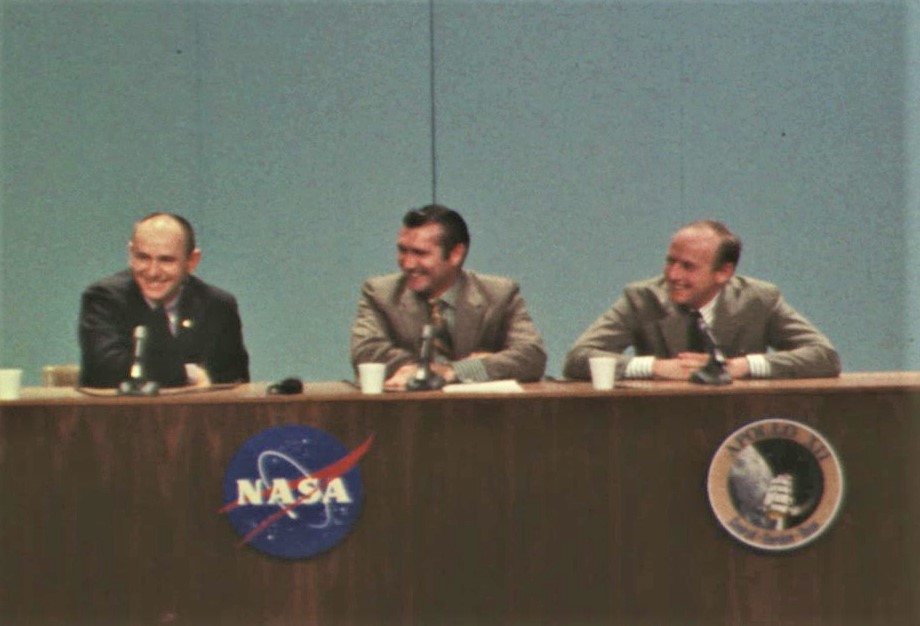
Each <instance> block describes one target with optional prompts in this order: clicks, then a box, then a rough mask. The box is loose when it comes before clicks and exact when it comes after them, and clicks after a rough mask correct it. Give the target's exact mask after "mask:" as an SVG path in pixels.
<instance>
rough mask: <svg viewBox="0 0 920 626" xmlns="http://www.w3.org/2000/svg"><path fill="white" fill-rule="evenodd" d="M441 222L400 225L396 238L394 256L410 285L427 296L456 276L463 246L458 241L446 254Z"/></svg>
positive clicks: (451, 283)
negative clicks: (408, 226) (413, 225)
mask: <svg viewBox="0 0 920 626" xmlns="http://www.w3.org/2000/svg"><path fill="white" fill-rule="evenodd" d="M443 234H444V233H443V230H442V227H441V225H440V224H437V223H429V224H424V225H422V226H419V227H417V228H406V227H403V228H402V229H401V230H400V231H399V237H398V238H397V240H396V260H397V262H398V263H399V269H401V270H402V271H403V274H404V275H405V276H406V285H407V287H408V288H409V289H411V290H412V291H414V292H415V293H418V294H420V295H422V296H424V297H426V298H431V297H434V296H439V295H441V294H442V293H444V292H445V291H447V289H449V288H450V286H451V285H453V284H454V281H455V280H457V276H458V275H459V273H460V266H461V265H462V264H463V258H464V254H465V252H466V246H464V245H463V244H457V245H456V246H454V247H453V249H452V250H450V251H449V252H447V254H446V256H445V253H444V249H443V247H442V244H441V241H442V239H443Z"/></svg>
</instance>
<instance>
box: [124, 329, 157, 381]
mask: <svg viewBox="0 0 920 626" xmlns="http://www.w3.org/2000/svg"><path fill="white" fill-rule="evenodd" d="M146 348H147V327H146V326H135V327H134V352H133V354H132V356H131V369H130V370H129V373H128V379H127V380H123V381H122V382H121V385H119V386H118V395H120V396H155V395H157V394H158V393H159V392H160V385H159V384H157V383H156V382H154V381H152V380H147V376H146V372H145V371H144V358H145V350H146Z"/></svg>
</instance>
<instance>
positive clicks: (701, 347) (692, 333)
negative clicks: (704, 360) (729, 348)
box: [687, 309, 706, 352]
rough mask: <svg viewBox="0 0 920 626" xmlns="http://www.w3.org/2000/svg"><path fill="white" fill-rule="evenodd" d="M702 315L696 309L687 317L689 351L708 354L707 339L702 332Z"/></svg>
mask: <svg viewBox="0 0 920 626" xmlns="http://www.w3.org/2000/svg"><path fill="white" fill-rule="evenodd" d="M702 319H703V316H702V314H701V313H700V312H699V311H697V310H696V309H691V310H690V311H689V313H688V315H687V351H688V352H706V339H705V338H704V337H703V333H702V332H700V320H702Z"/></svg>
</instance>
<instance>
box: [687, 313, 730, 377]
mask: <svg viewBox="0 0 920 626" xmlns="http://www.w3.org/2000/svg"><path fill="white" fill-rule="evenodd" d="M696 327H697V329H699V331H700V334H701V335H702V336H703V340H704V342H705V343H706V350H707V351H708V352H709V361H707V362H706V365H704V366H703V367H701V368H700V369H698V370H696V371H695V372H693V374H691V375H690V382H693V383H699V384H701V385H730V384H731V382H732V377H731V376H730V375H729V373H728V372H727V371H725V366H726V364H727V362H726V360H725V355H724V354H722V350H721V349H720V348H719V345H718V343H716V338H715V336H714V335H713V334H712V329H711V328H709V324H707V323H706V320H704V319H703V316H702V315H697V316H696Z"/></svg>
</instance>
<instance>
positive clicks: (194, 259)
mask: <svg viewBox="0 0 920 626" xmlns="http://www.w3.org/2000/svg"><path fill="white" fill-rule="evenodd" d="M199 263H201V249H200V248H195V249H194V250H192V253H191V254H190V255H188V260H187V261H186V262H185V271H186V272H187V273H189V274H191V273H192V272H194V271H195V269H196V268H197V267H198V264H199Z"/></svg>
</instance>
